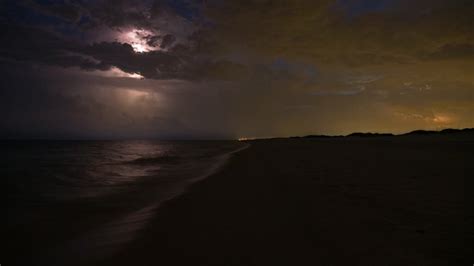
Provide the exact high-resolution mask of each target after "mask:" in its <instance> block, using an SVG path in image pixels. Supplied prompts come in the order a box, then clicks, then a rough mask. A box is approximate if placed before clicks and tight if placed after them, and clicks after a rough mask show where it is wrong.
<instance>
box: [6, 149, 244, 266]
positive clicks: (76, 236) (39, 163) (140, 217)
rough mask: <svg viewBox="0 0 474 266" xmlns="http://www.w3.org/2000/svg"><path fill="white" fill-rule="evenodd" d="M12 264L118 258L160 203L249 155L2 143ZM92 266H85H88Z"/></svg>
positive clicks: (69, 263) (60, 263)
mask: <svg viewBox="0 0 474 266" xmlns="http://www.w3.org/2000/svg"><path fill="white" fill-rule="evenodd" d="M1 147H2V157H4V158H3V159H2V160H1V167H0V176H1V177H2V179H3V184H4V187H5V188H6V196H7V208H6V219H5V220H4V222H6V226H3V227H2V228H3V229H2V230H5V232H4V234H3V235H6V236H7V239H8V240H9V242H10V243H9V245H11V246H10V250H15V248H17V249H18V254H30V255H31V256H30V257H29V258H25V257H22V258H16V257H15V254H10V255H11V257H12V258H13V259H14V260H16V262H18V261H20V262H22V263H29V262H28V261H23V259H28V260H31V262H34V264H35V265H42V264H44V265H65V264H64V263H66V264H67V265H73V264H74V263H71V256H76V257H77V258H78V259H75V260H74V261H76V262H77V263H78V264H87V263H89V260H90V263H93V262H94V260H100V259H102V258H104V257H106V256H109V255H112V254H113V253H115V252H119V251H120V247H121V246H122V244H124V243H126V242H128V241H130V240H132V239H133V238H134V236H135V235H136V234H137V233H138V232H139V230H140V229H141V228H143V227H144V226H145V225H146V223H147V221H149V220H150V219H151V217H152V216H153V215H154V213H156V211H157V209H158V207H159V206H160V204H161V203H163V202H164V201H166V200H167V199H171V198H173V197H176V196H177V195H180V194H181V193H183V192H184V191H185V190H186V189H187V188H188V187H189V185H190V184H192V183H194V182H196V181H198V180H200V179H202V178H205V177H207V176H208V175H210V174H212V173H213V172H214V171H216V170H217V169H218V168H219V167H220V166H222V165H223V164H224V163H225V162H226V160H227V159H228V157H229V155H230V154H232V153H233V152H235V151H238V150H240V149H243V148H245V144H243V143H240V142H237V141H10V142H2V143H1ZM84 260H87V261H84Z"/></svg>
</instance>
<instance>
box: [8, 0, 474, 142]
mask: <svg viewBox="0 0 474 266" xmlns="http://www.w3.org/2000/svg"><path fill="white" fill-rule="evenodd" d="M473 3H474V1H472V0H418V1H416V0H398V1H397V0H379V1H375V0H320V1H317V0H313V1H311V0H307V1H299V0H292V1H289V0H285V1H283V0H275V1H270V0H246V1H243V0H240V1H237V0H225V1H224V0H200V1H199V0H194V1H193V0H176V1H172V0H154V1H153V0H148V1H146V0H143V1H138V0H130V1H125V0H98V1H91V0H80V1H72V0H70V1H68V0H63V1H53V0H50V1H46V0H41V1H33V0H17V1H15V0H11V1H9V0H7V1H1V2H0V24H1V26H0V27H1V31H0V36H1V37H0V71H1V73H2V75H1V78H0V116H1V123H0V138H53V139H54V138H60V139H67V138H98V139H103V138H165V139H168V138H237V137H244V136H245V137H269V136H290V135H306V134H347V133H351V132H355V131H363V132H368V131H370V132H393V133H401V132H406V131H410V130H414V129H442V128H464V127H473V126H474V19H473V17H474V4H473Z"/></svg>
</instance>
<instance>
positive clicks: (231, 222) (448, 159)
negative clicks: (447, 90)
mask: <svg viewBox="0 0 474 266" xmlns="http://www.w3.org/2000/svg"><path fill="white" fill-rule="evenodd" d="M251 144H252V145H251V147H250V148H249V149H247V150H244V151H242V152H240V153H239V154H237V155H235V156H234V157H233V159H231V161H230V163H229V164H228V165H227V166H226V167H225V169H223V170H222V171H221V172H219V173H218V174H216V175H214V176H211V177H210V178H208V179H206V180H204V181H202V182H200V183H198V184H195V185H194V186H193V187H192V188H191V189H190V191H189V193H186V194H185V195H183V196H181V197H179V198H178V199H175V200H172V201H170V202H168V203H166V204H165V205H164V206H163V207H162V208H161V209H160V210H159V211H158V212H157V214H156V217H155V218H154V219H153V220H152V221H151V223H150V224H149V225H148V226H147V227H146V228H145V229H144V230H143V231H142V232H141V234H140V236H139V237H138V238H137V239H136V240H135V241H133V243H131V244H129V245H127V246H126V247H125V248H124V250H122V252H120V254H117V255H116V256H114V257H113V258H112V259H110V260H107V261H105V262H102V263H101V264H107V265H472V263H474V252H473V250H474V246H473V242H474V241H473V239H474V234H473V232H474V226H473V225H474V220H473V218H474V216H473V202H474V201H473V195H474V194H473V193H472V188H473V178H474V142H473V141H472V140H470V141H469V140H464V141H461V140H455V139H451V140H448V139H444V138H443V137H433V138H428V137H427V138H422V137H420V138H417V137H413V138H412V137H410V138H408V137H405V138H403V137H398V138H385V139H384V138H374V139H363V138H352V139H351V138H346V139H286V140H285V139H283V140H264V141H254V142H251Z"/></svg>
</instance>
